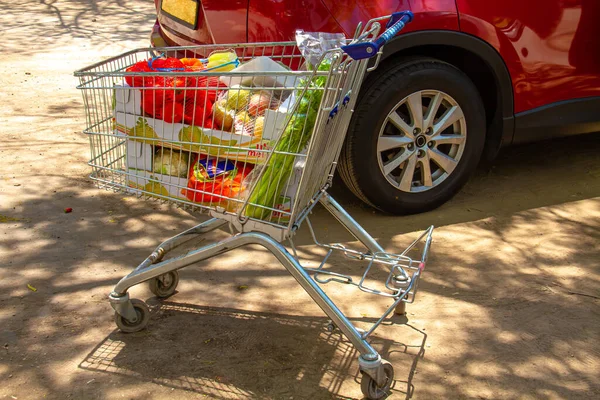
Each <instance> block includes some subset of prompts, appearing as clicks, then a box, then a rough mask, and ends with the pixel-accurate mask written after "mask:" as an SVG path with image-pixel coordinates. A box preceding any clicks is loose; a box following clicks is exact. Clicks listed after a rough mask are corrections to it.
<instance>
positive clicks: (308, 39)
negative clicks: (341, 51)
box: [296, 30, 346, 66]
mask: <svg viewBox="0 0 600 400" xmlns="http://www.w3.org/2000/svg"><path fill="white" fill-rule="evenodd" d="M296 43H297V44H298V48H299V49H300V53H302V56H303V57H304V59H305V60H306V61H307V62H308V63H309V64H310V65H311V66H315V65H317V64H318V63H319V61H320V60H321V57H322V56H323V54H325V52H327V51H328V50H331V49H337V48H340V47H341V46H343V45H345V44H346V36H344V34H343V33H327V32H304V31H303V30H297V31H296Z"/></svg>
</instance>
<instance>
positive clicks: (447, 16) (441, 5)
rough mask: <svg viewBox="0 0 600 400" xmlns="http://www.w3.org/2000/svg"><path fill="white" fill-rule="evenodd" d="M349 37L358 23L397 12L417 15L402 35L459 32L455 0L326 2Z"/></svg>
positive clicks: (333, 0)
mask: <svg viewBox="0 0 600 400" xmlns="http://www.w3.org/2000/svg"><path fill="white" fill-rule="evenodd" d="M323 3H324V4H325V5H326V6H327V8H328V9H329V10H330V12H331V14H332V15H333V17H334V18H335V19H336V20H337V22H338V23H339V24H340V26H341V27H342V29H343V30H344V33H345V34H346V36H352V35H353V34H354V29H355V28H356V26H357V25H358V23H359V22H362V23H363V24H364V23H365V22H367V21H368V20H370V19H372V18H377V17H381V16H382V15H388V14H391V13H393V12H396V11H404V10H410V11H412V12H413V14H414V15H415V17H414V20H413V21H412V22H411V23H410V24H408V25H407V26H406V27H405V28H404V30H403V32H404V33H406V32H412V31H419V30H427V29H443V30H454V31H456V30H458V29H459V26H458V15H457V10H456V4H455V1H454V0H399V1H398V0H395V1H394V0H382V1H370V0H355V1H353V5H352V6H350V5H346V4H345V5H343V6H340V3H339V2H336V1H335V0H323Z"/></svg>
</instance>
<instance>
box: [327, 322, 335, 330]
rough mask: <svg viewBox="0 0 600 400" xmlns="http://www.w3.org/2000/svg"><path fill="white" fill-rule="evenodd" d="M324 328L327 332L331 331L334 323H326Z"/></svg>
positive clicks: (333, 328)
mask: <svg viewBox="0 0 600 400" xmlns="http://www.w3.org/2000/svg"><path fill="white" fill-rule="evenodd" d="M325 329H326V330H327V332H333V331H335V325H334V324H333V322H331V323H329V324H327V326H325Z"/></svg>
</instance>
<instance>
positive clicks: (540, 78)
mask: <svg viewBox="0 0 600 400" xmlns="http://www.w3.org/2000/svg"><path fill="white" fill-rule="evenodd" d="M456 2H457V6H458V10H459V16H460V29H461V31H463V32H465V33H468V34H471V35H475V36H478V37H480V38H482V39H483V40H485V41H486V42H488V43H490V44H491V45H492V46H494V47H495V48H496V50H498V51H499V52H500V53H501V55H502V57H503V59H504V60H505V62H506V64H507V67H508V69H509V71H510V74H511V78H512V81H513V90H514V98H515V102H514V104H515V113H517V115H518V114H519V113H522V112H527V111H531V110H536V109H539V108H542V107H558V108H557V109H555V111H557V112H559V111H560V110H561V109H562V108H563V106H564V107H567V108H569V105H568V103H569V102H571V101H574V100H576V99H587V100H589V101H585V102H583V103H579V107H582V106H583V107H588V106H591V105H592V104H596V105H597V103H596V101H597V99H594V97H595V96H600V51H598V49H600V23H599V21H600V1H598V0H527V1H523V0H490V1H481V0H456ZM586 104H587V105H586ZM555 114H556V113H555Z"/></svg>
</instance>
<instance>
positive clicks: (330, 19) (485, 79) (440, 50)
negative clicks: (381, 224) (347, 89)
mask: <svg viewBox="0 0 600 400" xmlns="http://www.w3.org/2000/svg"><path fill="white" fill-rule="evenodd" d="M155 3H156V9H157V13H158V19H157V22H156V24H155V26H154V29H153V32H152V44H153V45H154V46H165V45H168V46H180V45H190V44H204V43H242V42H272V41H288V40H294V34H295V31H296V29H303V30H305V31H321V32H343V33H345V34H346V35H347V36H348V37H350V36H352V34H353V32H354V29H355V27H356V25H357V24H358V23H359V22H361V21H363V22H366V21H367V20H369V19H371V18H374V17H379V16H382V15H388V14H391V13H392V12H395V11H402V10H410V11H412V12H413V13H414V21H413V22H412V23H410V24H408V25H407V27H406V28H405V29H404V30H403V31H402V33H401V34H400V35H398V36H397V37H396V38H394V39H392V40H391V41H390V43H389V44H388V45H386V46H385V48H384V54H383V57H382V62H381V64H380V65H379V67H378V68H377V69H376V70H375V71H373V72H372V73H371V74H369V75H368V76H367V77H366V82H365V83H364V85H363V89H362V91H361V93H360V98H359V101H358V103H357V105H356V107H355V110H354V116H353V122H352V123H351V126H350V128H349V131H348V136H347V139H346V143H345V146H344V149H343V151H342V155H341V157H340V164H339V169H338V171H339V173H340V175H341V177H342V178H343V180H344V182H345V183H346V184H347V186H348V187H349V188H350V189H351V190H352V191H353V192H354V193H355V194H356V195H357V196H358V197H359V198H361V199H362V200H364V201H365V202H367V203H369V204H371V205H373V206H375V207H377V208H379V209H381V210H383V211H387V212H390V213H395V214H405V213H417V212H422V211H426V210H430V209H433V208H435V207H437V206H439V205H441V204H443V203H444V202H445V201H447V200H448V199H450V198H451V197H452V196H453V195H454V194H455V193H457V192H458V191H459V190H460V188H461V187H462V186H463V185H464V184H465V183H466V181H467V180H468V178H469V176H470V175H471V173H472V172H473V171H474V170H475V168H476V166H477V164H478V162H479V160H480V159H481V158H482V156H483V157H485V158H487V159H491V158H493V157H494V156H495V155H496V154H497V152H498V150H499V149H500V148H501V147H503V146H506V145H510V144H515V143H523V142H529V141H534V140H539V139H544V138H549V137H554V136H562V135H571V134H581V133H589V132H597V131H600V22H599V21H600V1H599V0H489V1H482V0H396V1H392V0H379V1H376V0H375V1H374V0H349V1H345V2H339V1H337V2H336V1H334V0H302V1H298V0H247V1H241V0H237V1H223V0H202V1H200V0H155Z"/></svg>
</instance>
